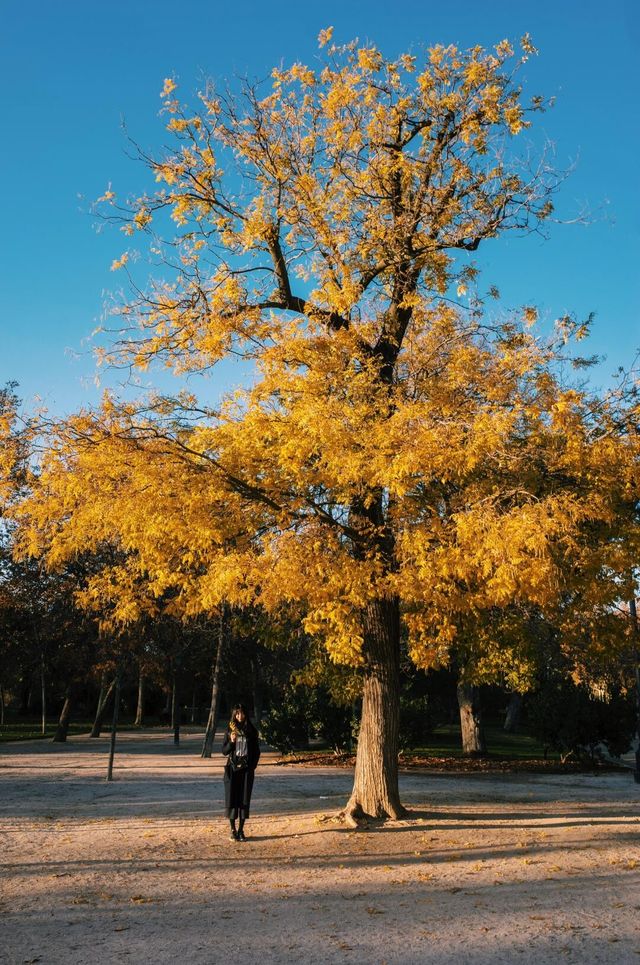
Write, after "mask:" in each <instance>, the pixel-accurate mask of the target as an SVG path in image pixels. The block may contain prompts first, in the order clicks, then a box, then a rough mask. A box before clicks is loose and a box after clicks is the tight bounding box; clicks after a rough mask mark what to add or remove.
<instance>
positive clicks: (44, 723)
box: [40, 650, 47, 737]
mask: <svg viewBox="0 0 640 965" xmlns="http://www.w3.org/2000/svg"><path fill="white" fill-rule="evenodd" d="M40 696H41V700H42V736H43V737H44V735H45V734H46V733H47V681H46V677H45V665H44V650H43V651H42V657H41V660H40Z"/></svg>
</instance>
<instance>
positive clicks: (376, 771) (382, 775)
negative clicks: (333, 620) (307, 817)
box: [345, 597, 406, 826]
mask: <svg viewBox="0 0 640 965" xmlns="http://www.w3.org/2000/svg"><path fill="white" fill-rule="evenodd" d="M399 641H400V607H399V603H398V599H397V598H396V597H393V598H383V599H378V600H374V601H373V602H372V603H370V604H369V605H368V607H367V608H366V610H365V613H364V645H363V656H364V660H365V665H364V685H363V693H362V718H361V721H360V733H359V735H358V750H357V754H356V768H355V776H354V783H353V790H352V792H351V797H350V798H349V801H348V803H347V806H346V809H345V818H346V821H347V824H349V825H351V826H354V825H357V823H358V820H359V819H361V818H363V817H366V816H370V817H374V818H375V817H390V818H400V817H402V816H403V815H404V814H405V813H406V812H405V809H404V808H403V807H402V804H401V803H400V793H399V790H398V733H399V718H400V713H399V704H400V700H399V654H400V646H399Z"/></svg>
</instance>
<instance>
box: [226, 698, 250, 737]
mask: <svg viewBox="0 0 640 965" xmlns="http://www.w3.org/2000/svg"><path fill="white" fill-rule="evenodd" d="M239 710H241V711H242V713H243V714H244V721H243V723H242V728H243V730H246V731H250V730H254V729H255V728H254V726H253V724H252V723H251V721H250V720H249V714H248V713H247V708H246V706H245V705H244V704H234V705H233V707H232V708H231V719H230V721H229V730H230V731H234V730H235V729H236V728H237V727H239V726H240V724H239V722H238V721H237V720H236V714H237V713H238V711H239Z"/></svg>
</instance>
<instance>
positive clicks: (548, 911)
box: [0, 734, 640, 965]
mask: <svg viewBox="0 0 640 965" xmlns="http://www.w3.org/2000/svg"><path fill="white" fill-rule="evenodd" d="M198 747H199V737H198V736H196V735H193V736H191V737H187V738H186V739H185V740H184V741H183V743H182V746H181V747H180V748H179V749H174V747H173V746H172V744H171V742H170V738H169V737H167V736H166V735H160V736H159V735H157V734H155V735H151V734H148V735H144V736H139V735H137V734H136V735H133V736H124V737H123V738H122V740H121V743H120V751H119V754H118V756H117V766H116V771H115V776H116V780H115V781H114V783H113V784H106V783H105V782H104V773H105V767H106V759H105V755H106V742H105V741H103V740H100V741H90V740H88V739H87V738H74V739H72V740H71V741H70V742H69V743H68V744H67V745H66V746H65V745H53V744H47V743H41V742H34V743H32V744H29V745H25V744H9V745H7V744H5V745H0V849H1V850H0V962H2V963H11V965H14V963H15V965H18V963H20V965H22V963H35V962H41V963H43V965H58V963H60V965H61V963H65V965H94V963H96V962H100V963H101V965H104V963H111V962H116V961H121V960H124V961H129V962H131V963H135V965H137V963H141V965H142V963H145V965H146V963H153V965H164V963H169V962H170V963H172V965H175V963H176V962H183V961H184V962H186V963H189V965H212V963H213V965H217V963H223V962H224V963H225V965H226V963H228V962H233V963H234V965H256V963H257V965H268V963H296V962H301V963H302V962H303V963H305V965H315V963H333V962H344V963H362V965H365V963H366V965H370V963H371V965H383V963H387V965H397V963H417V962H428V963H429V962H434V963H443V965H444V963H446V965H448V963H451V965H453V963H454V962H455V963H456V965H481V963H482V965H485V963H486V965H489V963H492V965H502V963H505V965H506V963H509V965H513V963H514V962H523V963H535V965H543V963H554V965H556V963H558V962H575V963H583V962H589V963H590V965H591V963H600V962H602V963H611V965H613V963H616V965H623V963H627V962H640V804H639V801H640V787H639V786H638V785H636V784H634V783H633V781H632V779H631V776H627V775H626V774H614V775H606V776H597V777H590V776H584V775H580V776H571V777H568V778H567V777H564V776H558V775H549V776H547V775H535V776H527V775H500V776H493V775H486V774H478V775H475V774H465V775H452V774H436V773H433V772H430V773H415V772H412V773H410V774H406V775H403V776H402V782H401V787H402V796H403V799H404V801H405V803H406V804H407V805H408V806H409V807H410V808H411V814H410V818H409V819H408V820H406V821H402V822H399V823H396V824H394V825H388V826H384V827H382V828H378V829H374V830H370V831H367V832H349V831H346V830H344V829H343V828H342V826H341V825H339V824H337V823H335V822H334V821H333V819H332V815H333V813H335V811H336V810H337V809H338V807H339V806H340V805H341V804H343V803H344V802H345V800H346V797H347V792H348V790H349V787H350V783H351V773H350V772H349V771H348V770H336V769H329V768H327V769H309V768H303V767H286V768H282V767H278V766H276V764H275V760H276V758H275V756H274V755H270V754H266V755H264V760H263V762H262V763H261V766H260V768H259V771H258V774H257V778H256V787H255V794H254V802H253V804H254V808H253V814H252V818H251V821H250V822H248V823H247V831H248V832H249V833H250V835H251V839H250V841H248V842H247V843H246V844H234V843H232V842H230V841H228V840H227V827H226V823H225V822H224V821H223V819H222V816H221V815H222V780H221V778H222V758H221V757H220V756H218V755H216V756H214V758H213V759H212V760H211V761H202V760H201V759H200V758H199V757H198V756H197V753H198Z"/></svg>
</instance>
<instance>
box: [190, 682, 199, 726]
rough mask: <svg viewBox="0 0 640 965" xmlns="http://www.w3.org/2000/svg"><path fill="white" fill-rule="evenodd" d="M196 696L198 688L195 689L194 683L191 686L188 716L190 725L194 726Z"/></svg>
mask: <svg viewBox="0 0 640 965" xmlns="http://www.w3.org/2000/svg"><path fill="white" fill-rule="evenodd" d="M197 694H198V688H197V686H196V684H195V683H194V685H193V692H192V694H191V715H190V720H191V723H192V724H195V722H196V697H197Z"/></svg>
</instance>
